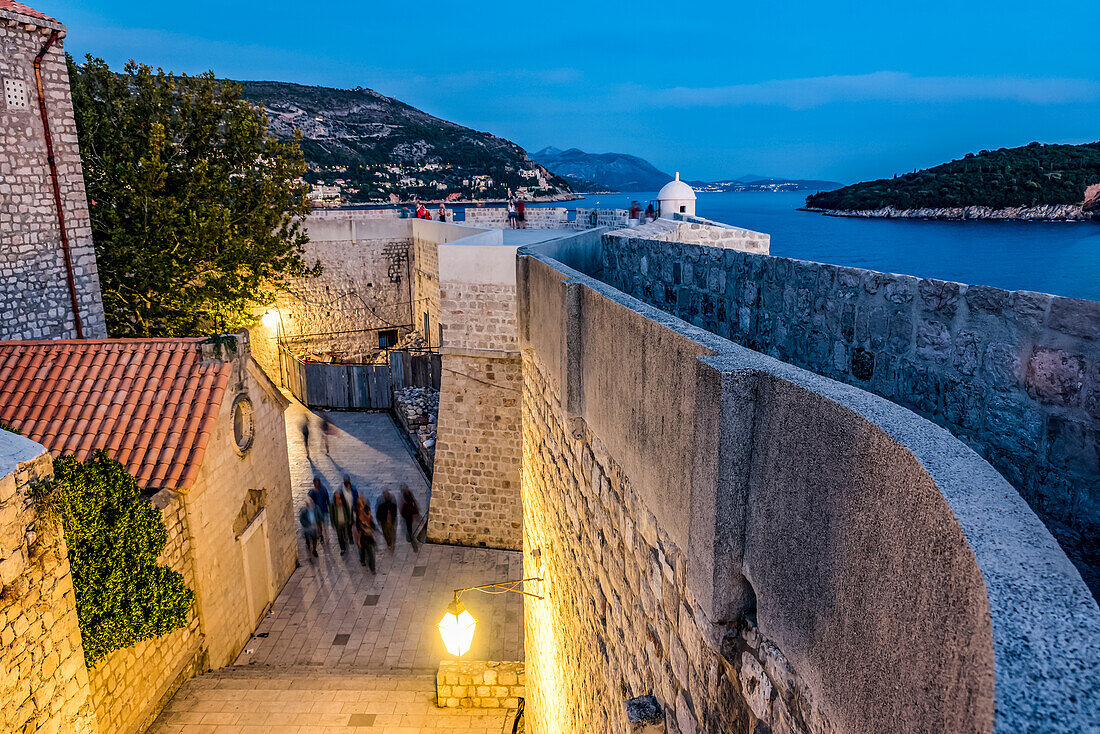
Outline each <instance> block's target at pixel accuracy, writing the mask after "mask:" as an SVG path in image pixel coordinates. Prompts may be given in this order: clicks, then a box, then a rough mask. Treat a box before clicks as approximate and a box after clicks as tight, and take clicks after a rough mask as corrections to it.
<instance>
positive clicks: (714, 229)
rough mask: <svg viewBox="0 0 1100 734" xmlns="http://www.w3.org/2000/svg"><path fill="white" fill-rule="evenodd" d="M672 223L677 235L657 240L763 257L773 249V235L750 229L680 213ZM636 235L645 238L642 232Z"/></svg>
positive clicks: (674, 217)
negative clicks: (761, 255) (753, 253)
mask: <svg viewBox="0 0 1100 734" xmlns="http://www.w3.org/2000/svg"><path fill="white" fill-rule="evenodd" d="M657 221H661V220H657ZM665 221H668V220H665ZM672 221H674V222H676V230H675V233H674V234H673V235H672V236H670V237H659V238H655V239H664V240H668V241H670V242H681V243H683V244H691V245H708V246H710V247H723V248H729V249H733V250H741V251H742V252H756V253H760V254H763V255H767V254H768V252H769V250H770V249H771V239H772V238H771V235H769V234H765V233H763V232H753V231H752V230H749V229H740V228H738V227H731V226H730V225H728V224H722V223H720V222H712V221H710V220H709V219H703V218H701V217H693V216H690V215H688V214H680V213H676V214H673V215H672ZM635 234H637V235H638V236H643V235H642V234H641V233H640V232H639V233H635Z"/></svg>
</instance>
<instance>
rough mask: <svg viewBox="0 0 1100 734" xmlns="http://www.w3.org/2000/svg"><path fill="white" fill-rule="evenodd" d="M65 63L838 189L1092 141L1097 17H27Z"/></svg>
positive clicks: (200, 3) (184, 10)
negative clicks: (409, 108)
mask: <svg viewBox="0 0 1100 734" xmlns="http://www.w3.org/2000/svg"><path fill="white" fill-rule="evenodd" d="M29 4H31V5H32V7H35V8H37V9H38V10H41V11H43V12H46V13H48V14H50V15H53V16H55V17H57V18H58V19H60V20H61V21H62V22H64V23H66V24H67V25H68V27H69V36H68V38H67V39H66V44H67V49H68V50H69V51H70V52H71V53H73V54H74V55H75V56H77V57H78V58H80V57H83V55H84V54H86V53H90V54H93V55H95V56H99V57H101V58H103V59H105V60H106V61H107V62H108V63H109V64H110V65H111V66H112V67H119V68H121V66H122V65H123V64H124V63H125V62H126V60H128V59H131V58H133V59H135V60H137V61H141V62H145V63H148V64H151V65H153V66H160V67H163V68H165V69H166V70H172V71H175V72H186V73H197V72H202V71H205V70H207V69H213V70H214V72H215V73H216V74H217V75H218V76H223V77H229V78H234V79H267V80H278V81H292V82H298V83H302V84H317V85H323V86H333V87H353V86H357V85H362V86H364V87H370V88H372V89H375V90H377V91H379V92H381V93H382V94H386V95H389V96H392V97H396V98H398V99H400V100H402V101H404V102H407V103H409V104H411V105H414V106H416V107H419V108H421V109H423V110H425V111H427V112H429V113H431V114H433V115H436V116H439V117H442V118H445V119H448V120H453V121H455V122H458V123H460V124H463V125H467V126H469V127H473V128H476V129H479V130H485V131H488V132H491V133H494V134H496V135H500V136H502V137H505V138H508V139H510V140H513V141H515V142H516V143H518V144H520V145H521V146H523V147H524V148H526V149H527V150H528V151H534V150H538V149H539V148H542V147H544V146H546V145H553V146H556V147H559V148H569V147H578V148H582V149H584V150H587V151H590V152H610V151H615V152H625V153H633V154H635V155H639V156H642V157H644V158H646V159H648V160H650V161H652V162H653V163H654V164H655V165H656V166H657V167H659V168H661V169H662V170H665V171H670V172H671V171H674V170H679V171H681V172H682V173H683V176H684V177H685V178H689V179H717V178H724V177H732V176H738V175H743V174H749V173H752V174H759V175H766V176H783V177H791V178H825V179H831V180H836V181H841V182H845V183H848V182H852V181H856V180H861V179H866V178H878V177H882V176H890V175H893V174H894V173H898V172H904V171H908V170H912V169H914V168H922V167H925V166H929V165H934V164H937V163H941V162H943V161H946V160H950V159H953V158H958V157H960V156H962V155H963V154H965V153H967V152H970V151H977V150H980V149H982V148H998V147H1002V146H1016V145H1023V144H1026V143H1028V142H1030V141H1032V140H1039V141H1042V142H1067V143H1080V142H1087V141H1092V140H1097V139H1100V41H1097V35H1096V33H1097V30H1096V29H1098V28H1100V3H1098V2H1096V1H1095V0H1067V1H1066V2H1059V3H1045V4H1044V3H1035V2H1022V1H1019V0H1000V1H999V2H985V1H980V2H973V1H964V2H959V0H952V2H940V1H939V0H926V1H925V2H920V3H904V4H902V3H866V2H864V3H853V2H843V1H840V2H820V1H818V2H801V1H800V2H784V1H783V0H772V1H771V2H755V3H751V4H750V3H741V2H730V1H729V0H725V1H723V0H711V1H706V0H679V1H678V2H670V3H654V2H637V3H631V4H627V3H602V2H591V1H589V2H584V3H579V2H572V1H568V0H567V1H566V2H557V3H551V4H549V5H546V4H542V3H523V2H514V1H512V2H497V1H496V0H487V1H483V2H477V3H458V2H419V3H411V2H402V3H394V2H387V1H386V0H381V1H375V2H363V1H362V0H360V1H358V2H345V1H343V0H328V1H327V2H324V3H317V4H312V3H302V2H295V3H290V2H280V0H268V1H267V2H251V1H249V2H225V1H224V0H223V1H222V2H210V1H209V0H193V1H192V2H187V3H171V2H170V3H164V2H148V0H140V1H139V0H96V2H87V1H86V0H85V1H83V2H78V1H75V0H30V2H29Z"/></svg>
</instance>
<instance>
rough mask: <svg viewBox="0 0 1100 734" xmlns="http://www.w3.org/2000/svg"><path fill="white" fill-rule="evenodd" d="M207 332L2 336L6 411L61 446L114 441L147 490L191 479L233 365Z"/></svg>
mask: <svg viewBox="0 0 1100 734" xmlns="http://www.w3.org/2000/svg"><path fill="white" fill-rule="evenodd" d="M201 342H202V340H201V339H101V340H82V341H78V340H72V339H61V340H55V341H9V342H0V421H4V422H6V423H9V424H11V425H12V426H14V427H15V428H16V429H17V430H18V431H19V432H20V433H22V434H23V435H24V436H26V437H28V438H30V439H32V440H34V441H38V442H39V443H41V444H42V445H43V446H45V447H46V448H48V449H49V450H50V451H51V452H52V453H53V455H54V456H59V455H61V454H75V455H76V457H77V458H78V459H81V460H83V459H86V458H87V457H88V455H89V454H90V453H91V452H92V451H93V450H95V449H104V450H105V451H106V452H107V454H108V455H109V456H111V457H113V458H115V459H118V460H119V461H120V462H122V463H123V464H124V465H125V466H126V468H127V470H129V472H130V473H131V474H133V475H134V476H135V477H137V481H138V484H139V485H140V486H141V487H142V488H144V489H146V490H150V491H151V490H157V489H163V488H166V487H167V488H171V489H189V488H190V487H191V485H192V483H193V482H194V480H195V476H196V475H197V473H198V470H199V467H200V466H201V464H202V457H203V454H204V453H205V452H206V444H207V441H209V439H210V434H211V432H212V431H213V430H214V428H213V423H214V418H215V417H216V416H217V414H218V410H219V408H220V407H221V403H222V396H223V394H224V393H225V386H226V385H227V384H228V382H229V377H230V373H231V372H232V366H231V365H230V364H227V363H225V362H217V361H207V362H203V360H202V352H201V348H200V346H199V345H200V344H201Z"/></svg>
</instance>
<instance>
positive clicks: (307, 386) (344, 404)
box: [279, 347, 392, 410]
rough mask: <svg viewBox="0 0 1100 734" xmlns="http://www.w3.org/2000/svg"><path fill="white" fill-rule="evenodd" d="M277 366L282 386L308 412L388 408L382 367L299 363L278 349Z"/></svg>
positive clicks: (388, 389) (387, 380)
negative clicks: (306, 408) (302, 404)
mask: <svg viewBox="0 0 1100 734" xmlns="http://www.w3.org/2000/svg"><path fill="white" fill-rule="evenodd" d="M279 366H280V371H281V372H282V375H283V384H284V385H286V386H287V388H288V389H289V390H290V392H292V393H293V394H294V397H296V398H298V400H300V401H302V403H304V404H305V405H307V406H309V407H310V408H343V409H353V410H354V409H359V410H387V409H388V408H389V407H390V406H391V404H392V395H391V387H390V368H389V367H387V366H386V365H371V364H328V363H326V362H303V361H302V360H300V359H298V358H297V357H295V356H294V355H293V354H292V353H291V352H290V351H289V350H288V349H287V348H286V347H280V348H279Z"/></svg>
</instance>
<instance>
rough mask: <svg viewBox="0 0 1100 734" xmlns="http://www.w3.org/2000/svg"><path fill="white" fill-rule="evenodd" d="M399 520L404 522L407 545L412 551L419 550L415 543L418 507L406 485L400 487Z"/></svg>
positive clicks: (418, 514)
mask: <svg viewBox="0 0 1100 734" xmlns="http://www.w3.org/2000/svg"><path fill="white" fill-rule="evenodd" d="M401 519H403V520H404V521H405V538H406V539H407V540H408V541H409V545H411V546H412V547H413V550H414V551H416V550H420V545H419V544H418V543H417V542H416V528H417V526H418V525H420V505H419V504H417V502H416V497H414V496H413V493H412V492H411V491H410V490H409V485H407V484H402V485H401Z"/></svg>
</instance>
